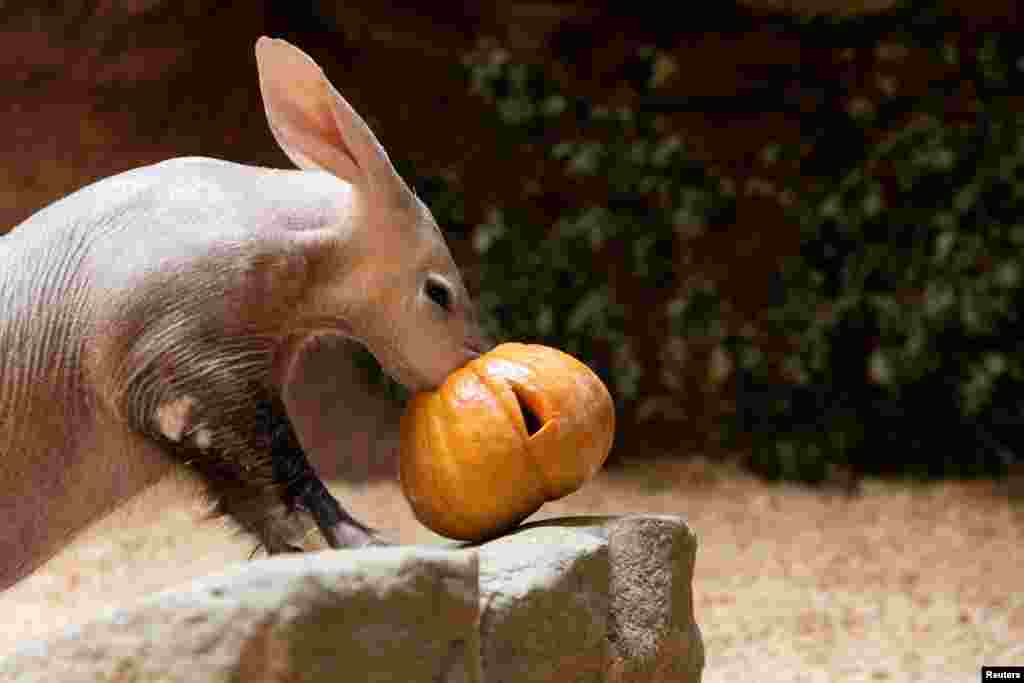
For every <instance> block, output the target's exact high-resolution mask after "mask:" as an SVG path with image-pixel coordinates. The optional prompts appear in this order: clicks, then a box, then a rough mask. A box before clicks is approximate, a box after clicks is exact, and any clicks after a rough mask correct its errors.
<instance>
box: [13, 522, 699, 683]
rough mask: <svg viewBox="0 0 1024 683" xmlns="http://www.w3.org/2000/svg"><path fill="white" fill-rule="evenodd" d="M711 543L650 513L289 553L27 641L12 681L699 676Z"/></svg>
mask: <svg viewBox="0 0 1024 683" xmlns="http://www.w3.org/2000/svg"><path fill="white" fill-rule="evenodd" d="M696 545H697V544H696V539H695V537H694V535H693V534H692V533H691V531H690V530H689V528H688V527H687V526H686V523H685V522H684V521H683V520H682V519H680V518H678V517H671V516H650V515H634V516H625V517H567V518H559V519H550V520H545V521H543V522H537V523H533V524H528V525H525V526H523V527H520V528H519V529H517V530H515V531H514V532H512V533H510V534H508V535H506V536H504V537H502V538H499V539H496V540H494V541H491V542H489V543H485V544H482V545H479V546H466V545H458V544H449V545H446V546H436V547H435V546H399V547H387V548H366V549H361V550H342V551H324V552H319V553H309V554H303V555H293V556H285V557H274V558H269V559H265V560H260V561H255V562H251V563H247V564H244V565H239V566H236V567H234V568H232V569H230V570H227V571H225V572H223V573H221V574H217V575H213V576H208V577H204V578H202V579H199V580H197V581H194V582H192V583H190V584H187V585H185V586H182V587H178V588H175V589H173V590H169V591H165V592H162V593H160V594H157V595H154V596H152V597H150V598H148V599H146V600H144V601H142V602H140V603H138V604H135V605H132V606H130V607H126V608H122V609H117V610H114V611H111V612H109V613H107V614H104V615H100V616H98V617H97V619H96V620H94V621H92V622H89V623H88V624H85V625H82V626H77V627H73V628H69V629H66V630H65V631H63V632H62V633H60V634H58V635H55V636H54V637H52V638H50V639H48V640H42V641H32V642H26V643H23V644H22V645H21V646H19V647H18V648H17V649H16V650H15V652H14V653H13V654H11V655H10V656H8V657H6V658H4V659H0V680H2V681H7V680H11V681H14V680H17V681H19V683H20V682H21V681H25V682H34V681H39V682H43V681H55V680H59V681H62V682H63V681H68V682H71V683H74V682H77V681H90V682H94V681H139V682H141V681H162V682H164V681H165V682H168V683H177V682H178V681H181V682H182V683H184V682H185V681H189V682H192V683H194V682H203V683H213V682H221V681H224V682H228V681H232V682H234V681H242V682H246V683H248V682H249V681H254V682H257V683H264V682H266V683H271V682H278V681H280V682H282V683H283V682H285V681H287V682H289V683H291V682H293V681H294V682H298V681H303V682H306V681H308V682H319V681H336V680H338V676H339V674H343V675H344V674H348V676H356V678H352V679H351V680H367V681H370V680H372V681H395V682H401V683H415V682H418V681H424V682H427V681H430V682H435V681H451V682H453V683H456V682H457V683H462V682H466V683H477V682H480V683H498V682H503V681H516V682H533V681H537V682H538V683H539V682H542V681H543V682H548V681H615V682H619V681H622V682H626V681H629V682H634V681H635V682H637V683H639V682H641V681H642V682H648V681H650V682H655V681H665V682H668V681H672V682H673V683H687V682H690V681H699V680H700V674H701V669H702V668H703V663H704V653H703V645H702V642H701V638H700V631H699V629H698V627H697V625H696V624H695V623H694V621H693V605H692V599H691V581H692V576H693V562H694V557H695V554H696ZM346 678H347V676H346Z"/></svg>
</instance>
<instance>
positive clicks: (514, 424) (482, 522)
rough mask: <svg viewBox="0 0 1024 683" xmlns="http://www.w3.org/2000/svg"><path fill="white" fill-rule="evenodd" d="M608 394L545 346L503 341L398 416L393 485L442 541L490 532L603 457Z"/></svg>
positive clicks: (572, 482)
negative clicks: (395, 483)
mask: <svg viewBox="0 0 1024 683" xmlns="http://www.w3.org/2000/svg"><path fill="white" fill-rule="evenodd" d="M614 431H615V411H614V407H613V405H612V399H611V396H610V395H609V394H608V390H607V389H606V388H605V386H604V384H602V383H601V380H600V379H598V377H597V375H595V374H594V373H593V372H592V371H591V370H590V368H588V367H587V366H586V365H584V364H583V363H581V362H580V361H578V360H576V359H575V358H573V357H572V356H570V355H568V354H566V353H563V352H561V351H559V350H557V349H553V348H550V347H547V346H539V345H527V344H502V345H500V346H498V347H497V348H495V349H493V350H492V351H490V352H488V353H486V354H484V355H482V356H481V357H480V358H477V359H476V360H473V361H471V362H470V363H469V364H468V365H466V366H464V367H462V368H460V369H459V370H456V371H455V372H453V373H452V374H451V375H449V376H448V379H447V380H445V382H444V384H442V385H441V386H440V387H439V388H438V389H436V390H435V391H430V392H423V393H420V394H417V395H416V396H413V397H412V399H411V400H410V402H409V405H408V406H407V407H406V411H405V414H404V415H403V416H402V425H401V456H400V465H399V468H400V476H401V483H402V490H403V491H404V493H405V496H406V498H407V499H408V500H409V503H410V505H411V506H412V509H413V512H414V513H415V515H416V517H417V519H419V520H420V522H422V523H423V524H424V525H426V526H427V527H429V528H430V529H433V530H434V531H436V532H437V533H439V534H443V535H444V536H448V537H450V538H458V539H463V540H470V541H478V540H483V539H486V538H491V537H494V536H496V535H498V534H500V533H502V532H504V531H507V530H508V529H510V528H512V527H514V526H515V525H516V524H518V523H519V522H521V521H522V520H523V519H525V518H526V517H528V516H530V515H531V514H533V513H534V512H535V511H536V510H537V509H538V508H539V507H540V506H541V505H543V504H544V503H545V502H546V501H549V500H555V499H556V498H561V497H562V496H565V495H567V494H569V493H572V492H573V491H575V490H576V489H578V488H579V487H580V486H581V485H582V484H583V482H585V481H586V480H587V479H589V478H591V477H592V476H593V475H594V474H595V473H596V472H597V471H598V470H599V469H600V468H601V465H603V464H604V461H605V458H607V457H608V451H609V450H610V449H611V445H612V435H613V433H614Z"/></svg>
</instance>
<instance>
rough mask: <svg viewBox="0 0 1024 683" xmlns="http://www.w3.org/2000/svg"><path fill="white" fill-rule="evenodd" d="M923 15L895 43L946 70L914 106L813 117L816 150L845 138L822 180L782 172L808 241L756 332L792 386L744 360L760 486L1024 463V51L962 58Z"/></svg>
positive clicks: (1006, 40)
mask: <svg viewBox="0 0 1024 683" xmlns="http://www.w3.org/2000/svg"><path fill="white" fill-rule="evenodd" d="M911 10H913V11H916V12H919V13H920V12H923V10H920V9H916V8H913V7H912V8H911ZM903 11H904V12H906V11H908V10H903ZM927 16H930V17H932V21H924V20H923V19H922V18H921V16H920V14H912V15H910V17H911V18H915V20H914V21H907V22H906V23H905V24H904V25H907V26H910V27H911V29H910V30H907V31H905V32H904V33H903V35H902V36H901V38H902V41H903V45H904V47H905V49H907V50H908V51H910V50H919V51H929V52H930V54H931V55H932V57H933V59H935V60H936V62H938V63H940V64H941V63H945V64H946V65H951V66H955V67H956V68H955V69H951V70H950V71H949V73H950V76H949V77H947V78H945V79H937V80H936V81H935V82H933V83H932V84H931V87H930V89H929V91H928V93H927V94H926V96H924V97H920V98H901V97H899V96H898V95H894V96H892V97H890V98H885V97H881V98H879V100H878V101H877V102H873V103H868V106H866V107H856V106H850V107H847V108H843V109H840V108H837V109H836V110H834V111H832V112H831V113H829V114H828V115H824V114H821V113H819V114H818V115H817V119H818V121H817V124H818V130H819V131H820V132H819V133H818V135H819V136H820V138H819V139H821V138H824V136H827V135H829V133H830V131H833V130H835V131H844V132H845V133H846V138H847V141H848V142H849V144H848V145H845V146H844V145H841V144H837V143H836V141H835V140H831V141H829V142H828V143H826V144H824V145H822V146H823V147H824V148H825V150H826V152H827V155H828V158H824V157H822V156H820V155H819V157H818V158H817V159H814V158H813V157H812V158H811V159H810V164H809V165H810V166H812V171H811V173H812V174H815V173H816V174H817V176H818V177H817V178H816V179H815V180H816V182H810V183H809V182H808V177H807V175H802V176H801V175H799V174H793V175H792V176H790V177H789V178H788V180H789V182H790V186H791V189H792V190H793V191H794V195H795V196H796V197H798V200H797V201H796V202H795V203H794V204H793V205H792V207H791V211H790V214H791V216H792V218H793V219H794V221H795V222H797V223H798V224H799V225H800V228H801V234H802V242H801V247H800V252H799V254H797V255H796V256H794V257H793V258H792V259H790V260H788V261H787V262H786V263H785V264H784V265H783V267H782V269H781V271H780V284H781V289H782V291H783V293H784V295H783V296H782V300H781V302H780V303H779V305H778V306H776V307H774V308H773V309H771V310H770V311H767V312H766V316H765V317H766V321H765V325H764V329H765V331H766V332H767V333H768V334H770V335H776V336H784V337H785V338H787V339H788V340H790V342H791V344H790V351H789V352H788V353H787V354H785V355H784V357H783V358H782V360H781V363H782V366H783V369H784V374H785V376H786V377H787V378H788V380H789V381H787V382H781V383H780V382H779V380H778V377H777V374H776V373H773V372H772V371H771V369H770V367H769V364H768V363H766V362H763V360H762V361H759V362H758V361H755V362H752V363H750V362H748V363H746V364H745V366H744V368H743V371H742V372H741V377H740V380H741V381H740V395H739V400H738V406H739V410H738V412H737V419H738V420H739V422H740V424H741V428H743V429H747V430H749V431H751V432H753V433H754V434H755V436H756V440H755V444H756V448H755V453H754V456H753V464H754V465H755V466H756V467H757V468H758V469H759V470H760V471H762V472H764V473H765V474H768V475H770V476H775V477H784V478H797V479H804V480H811V481H816V480H821V479H824V478H826V477H827V476H828V474H829V468H830V467H832V466H835V465H840V466H846V467H852V468H853V469H855V470H856V471H861V472H887V473H896V472H899V473H903V474H912V475H920V476H926V477H934V476H949V475H955V476H971V475H981V474H999V473H1002V472H1004V471H1005V469H1006V467H1007V466H1008V465H1009V464H1011V463H1012V462H1014V461H1017V460H1022V459H1024V451H1022V444H1024V438H1022V437H1024V433H1022V432H1024V400H1022V399H1024V391H1022V389H1024V346H1022V344H1021V339H1022V334H1024V324H1022V321H1021V317H1020V316H1021V313H1022V308H1021V304H1022V302H1024V295H1022V292H1024V289H1022V284H1024V283H1022V275H1024V271H1022V268H1024V258H1022V254H1024V219H1022V216H1024V203H1022V201H1024V116H1022V115H1021V113H1020V111H1019V108H1020V107H1019V105H1017V106H1014V102H1013V100H1012V99H1011V98H1010V97H1009V95H1011V94H1012V92H1013V84H1016V85H1017V86H1019V85H1020V84H1021V80H1022V79H1021V72H1022V71H1024V58H1022V52H1021V50H1020V47H1019V45H1017V44H1015V43H1016V42H1017V41H1016V39H1015V38H1013V37H1012V36H1010V35H1009V34H1007V35H1000V34H987V35H983V36H978V37H977V39H976V41H975V43H974V46H973V47H972V48H971V52H970V53H968V54H962V53H961V52H960V51H959V50H958V48H957V47H956V46H955V45H953V44H952V43H949V42H946V37H947V36H948V35H949V28H950V27H949V21H948V20H943V18H942V17H941V15H940V16H936V15H935V14H929V15H927ZM913 27H917V29H918V30H917V31H916V32H915V31H914V30H913ZM858 28H860V29H861V30H862V31H864V26H860V27H858ZM878 28H883V27H878ZM865 32H866V31H865ZM861 35H862V36H863V33H862V34H861ZM964 92H966V93H968V94H966V95H960V96H959V97H957V94H958V93H964ZM1017 92H1019V90H1018V91H1017ZM836 101H838V102H843V100H842V99H841V98H837V100H836ZM951 104H953V105H955V104H960V105H966V106H962V111H963V113H959V114H958V113H957V112H956V111H952V112H951V111H950V110H949V109H950V108H951V107H950V105H951ZM817 142H818V140H804V141H803V144H804V145H805V146H806V147H812V148H813V147H814V146H815V144H816V143H817ZM798 154H799V152H798V147H797V146H795V145H794V146H790V147H789V148H784V147H779V146H775V147H773V148H771V152H770V154H769V155H768V156H769V157H771V158H774V159H787V158H788V159H793V158H795V157H796V156H798ZM815 166H816V167H815ZM825 168H827V169H828V175H824V174H823V173H822V170H823V169H825ZM808 188H810V189H808ZM745 343H746V342H745ZM742 345H743V344H740V346H742ZM746 345H748V346H749V343H747V344H746ZM753 357H755V358H758V357H759V356H757V354H753Z"/></svg>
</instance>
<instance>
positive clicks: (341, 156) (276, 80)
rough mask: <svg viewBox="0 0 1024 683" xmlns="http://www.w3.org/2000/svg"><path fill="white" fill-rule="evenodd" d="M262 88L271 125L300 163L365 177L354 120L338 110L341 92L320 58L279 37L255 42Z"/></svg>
mask: <svg viewBox="0 0 1024 683" xmlns="http://www.w3.org/2000/svg"><path fill="white" fill-rule="evenodd" d="M256 55H257V62H258V64H259V73H260V88H261V90H262V92H263V102H264V107H265V109H266V112H267V119H268V121H269V123H270V128H271V131H272V132H273V133H274V138H275V139H276V140H277V143H278V145H279V146H280V147H281V149H282V150H283V151H284V153H285V154H287V155H288V158H289V159H291V160H292V161H293V162H294V163H295V165H297V166H298V167H300V168H305V169H322V170H326V171H330V172H331V173H333V174H334V175H336V176H338V177H339V178H342V179H343V180H347V181H349V182H351V183H357V182H364V178H363V176H364V173H363V172H362V170H360V168H359V164H358V163H357V157H356V155H355V154H354V153H353V149H352V147H351V145H349V144H348V143H347V142H346V140H345V135H346V134H349V135H352V134H358V131H351V130H345V127H346V126H348V127H349V128H350V127H351V125H352V124H351V123H349V122H347V121H345V120H344V117H343V116H341V117H339V116H338V113H339V112H338V111H336V110H338V109H344V108H345V107H344V105H343V104H342V105H339V103H337V101H336V99H339V98H340V95H338V94H337V93H336V92H334V89H333V88H332V87H331V85H330V83H329V82H328V81H327V79H326V77H325V76H324V73H323V71H322V70H321V69H320V67H319V66H317V64H316V62H314V61H313V60H312V59H310V58H309V56H307V55H306V54H305V53H304V52H302V51H301V50H299V49H298V48H296V47H294V46H292V45H289V44H288V43H286V42H284V41H280V40H273V41H264V40H260V41H259V42H258V43H257V45H256Z"/></svg>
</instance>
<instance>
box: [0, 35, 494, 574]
mask: <svg viewBox="0 0 1024 683" xmlns="http://www.w3.org/2000/svg"><path fill="white" fill-rule="evenodd" d="M261 50H262V51H263V52H262V53H261ZM257 53H258V55H259V56H260V59H261V61H260V69H261V74H260V75H261V85H262V86H263V88H264V99H265V101H266V103H267V109H268V116H269V117H270V120H271V126H272V129H273V132H274V134H275V137H276V138H277V140H278V142H279V143H280V144H281V145H282V148H283V149H284V150H285V151H286V153H288V155H289V156H290V157H291V158H292V159H293V160H295V161H296V163H297V164H298V165H299V166H300V167H302V168H304V169H305V170H294V171H284V170H275V169H264V168H256V167H251V166H244V165H239V164H234V163H229V162H226V161H218V160H213V159H200V158H182V159H172V160H169V161H165V162H163V163H159V164H155V165H152V166H147V167H144V168H140V169H136V170H133V171H129V172H126V173H122V174H120V175H117V176H114V177H111V178H107V179H105V180H102V181H99V182H97V183H95V184H93V185H90V186H87V187H85V188H83V189H81V190H79V191H78V192H76V193H74V194H72V195H70V196H68V197H65V198H64V199H62V200H60V201H58V202H56V203H54V204H52V205H50V206H48V207H46V208H45V209H43V210H41V211H40V212H38V213H37V214H35V215H34V216H32V217H31V218H29V219H28V220H27V221H25V222H24V223H22V224H21V225H19V226H17V227H16V228H15V229H14V230H13V231H12V232H11V233H9V234H8V235H6V236H3V237H0V589H2V588H5V587H7V586H9V585H11V584H12V583H14V582H16V581H17V580H19V579H20V578H22V577H24V576H25V575H27V574H28V573H30V572H31V571H32V570H33V569H34V568H36V567H38V566H39V565H40V564H41V563H42V562H44V561H45V560H46V559H48V558H49V557H51V556H52V555H53V554H54V553H56V552H57V551H58V550H59V549H60V548H61V547H62V546H64V545H65V544H66V543H68V542H69V541H70V540H71V539H72V538H73V536H74V535H75V534H76V533H77V532H78V531H80V530H81V529H82V528H83V527H85V526H86V525H88V524H89V523H90V522H92V521H94V520H96V519H97V518H99V517H101V516H102V515H104V514H105V513H107V512H109V511H110V510H111V509H112V508H113V507H114V506H116V505H117V504H118V503H119V502H120V501H122V500H124V499H125V498H127V497H129V496H131V495H133V494H135V493H137V492H139V491H140V490H142V489H143V488H144V487H146V486H148V485H149V484H151V483H153V482H154V481H156V480H157V479H159V478H161V477H162V476H164V475H165V474H167V473H168V472H169V471H170V469H171V468H173V467H177V466H186V467H190V468H192V469H193V470H194V471H195V472H197V473H198V474H199V476H200V478H201V479H202V480H203V481H204V482H205V483H206V488H207V490H208V492H209V494H210V496H211V497H212V498H213V499H215V500H216V501H217V503H218V506H219V509H220V511H221V512H223V513H225V514H227V515H229V516H230V517H231V518H233V519H234V520H235V521H236V522H237V523H238V524H239V525H240V526H241V527H242V528H243V529H245V530H246V531H248V532H250V533H252V534H253V535H254V536H255V538H256V539H257V540H258V541H259V542H260V543H262V544H263V545H264V546H265V547H266V548H267V550H268V551H269V552H283V551H289V550H294V549H295V546H294V542H295V540H296V539H297V538H299V537H301V536H302V535H304V534H305V533H306V531H308V530H309V529H311V528H312V525H314V524H315V525H316V526H317V527H319V529H320V531H321V533H322V534H323V535H324V538H325V540H326V541H327V542H328V543H329V544H330V545H332V546H334V547H340V546H358V545H363V544H365V543H368V542H371V541H372V540H373V537H372V534H371V532H370V531H369V530H368V529H366V528H365V527H364V526H363V525H361V524H360V523H359V522H357V521H356V520H354V519H352V518H351V517H349V516H348V515H347V514H346V513H345V512H344V510H342V509H341V507H340V506H339V505H338V504H337V502H336V501H335V500H334V498H333V497H331V496H330V494H329V493H328V492H327V491H326V489H325V488H324V487H323V485H322V483H321V482H320V480H319V479H318V478H317V476H316V474H315V473H314V472H313V470H312V468H311V467H310V465H309V463H308V462H307V461H306V457H305V454H304V452H303V449H302V447H301V445H300V441H301V440H300V438H299V435H298V434H297V433H296V429H295V428H294V427H293V424H292V419H291V418H290V415H293V416H294V415H296V413H297V412H302V411H305V412H304V413H303V420H304V421H306V422H307V423H308V421H309V415H312V414H330V412H329V411H328V412H325V411H323V410H319V409H318V407H316V406H309V405H306V406H303V405H301V403H299V404H297V403H296V401H297V400H298V399H296V398H294V397H295V396H301V393H302V392H301V391H296V390H295V389H296V387H294V386H292V384H291V382H292V381H293V379H294V378H295V377H298V376H301V373H300V372H298V371H297V368H301V366H302V359H303V357H304V350H306V349H309V348H310V346H311V345H312V344H313V342H314V341H315V340H317V339H319V338H322V337H323V336H324V335H340V336H344V337H347V338H349V339H353V340H356V341H358V342H359V343H362V344H364V345H365V346H366V347H367V348H368V349H369V350H370V351H371V352H372V353H373V354H374V355H375V356H376V357H377V358H378V360H379V361H380V362H381V364H382V366H383V367H384V368H385V369H386V370H387V371H388V372H389V373H390V374H392V376H394V377H395V378H396V379H397V380H399V381H400V382H402V383H403V384H405V385H406V386H408V387H409V388H410V389H412V390H413V391H417V390H424V389H428V388H432V387H435V386H437V385H438V384H439V383H440V382H441V381H443V379H444V378H445V376H447V374H448V373H450V372H451V371H453V370H455V369H456V368H458V367H460V366H461V365H463V364H465V363H466V362H467V361H468V360H470V359H472V358H473V357H476V356H477V355H478V354H479V353H480V352H481V351H483V350H486V349H487V348H489V347H490V345H491V344H490V342H488V341H487V340H486V339H485V338H484V337H483V336H482V335H481V334H480V331H479V329H478V328H477V325H476V322H475V316H474V313H473V306H472V302H471V301H470V300H469V297H468V295H467V294H466V291H465V288H464V287H463V285H462V282H461V280H460V278H459V273H458V270H457V268H456V267H455V264H454V263H453V262H452V259H451V256H450V254H449V252H448V250H447V247H446V246H445V244H444V240H443V238H442V237H441V234H440V231H439V230H438V229H437V226H436V224H435V223H434V221H433V218H432V217H431V215H430V212H429V211H428V210H427V208H426V207H425V206H424V205H423V204H422V203H421V202H420V201H419V200H418V199H416V198H415V196H414V195H413V194H412V193H411V192H410V191H409V190H408V188H407V187H406V186H405V184H404V183H402V181H401V179H400V178H398V176H397V174H394V172H393V169H391V167H390V163H389V162H387V158H386V155H384V154H383V150H382V149H380V148H379V145H377V143H376V139H375V138H373V137H372V133H370V132H369V129H368V128H365V124H363V123H362V120H361V119H359V118H358V116H357V115H355V113H354V112H352V111H351V109H350V108H349V107H348V105H347V103H345V102H344V101H343V100H341V98H340V96H339V95H337V93H336V91H334V90H333V88H332V87H331V86H330V84H329V83H327V81H326V79H323V76H322V72H319V70H318V69H317V68H316V66H315V64H313V62H312V60H309V58H308V57H306V56H305V55H304V54H302V53H301V52H299V51H298V50H297V49H296V48H293V47H292V46H290V45H288V44H287V43H284V42H283V41H268V40H266V39H261V42H260V43H258V45H257ZM317 78H320V79H322V81H323V82H322V84H320V85H316V84H317V83H318V81H317ZM275 79H276V80H277V81H278V84H277V85H275V82H274V81H275ZM304 79H305V85H306V87H305V88H304V89H301V93H300V92H299V90H300V89H296V90H295V92H294V93H293V92H292V91H291V90H289V89H290V88H291V87H292V85H291V84H292V83H296V82H297V83H300V84H302V83H303V80H304ZM310 84H313V85H314V86H316V87H312V86H311V85H310ZM275 88H277V90H276V91H275ZM309 93H313V95H312V96H309ZM307 96H309V97H313V98H314V99H313V100H310V101H308V102H301V101H297V102H292V100H291V98H292V97H294V98H296V100H301V98H303V97H307ZM275 98H276V100H277V101H278V104H277V105H275V104H274V102H275ZM280 102H284V103H285V104H286V105H289V106H292V105H293V108H292V109H289V106H284V105H282V104H280ZM281 112H284V113H281ZM296 112H298V113H296ZM331 112H333V115H332V114H331ZM335 124H336V125H337V128H336V129H334V128H332V126H334V125H335ZM360 136H362V137H360ZM325 150H326V151H325ZM318 155H319V156H318ZM330 155H336V160H335V159H332V158H329V157H330ZM371 157H373V158H372V159H371ZM361 174H363V175H361ZM322 348H323V347H322V346H321V350H322ZM337 348H338V349H339V353H341V352H342V349H343V346H342V345H338V346H337ZM342 363H348V364H349V365H348V366H347V367H350V361H349V360H348V359H347V358H345V359H341V358H339V367H340V366H341V365H340V364H342ZM324 365H325V363H324V358H323V357H322V353H321V357H320V358H319V359H318V367H323V366H324ZM321 379H322V378H321ZM348 379H350V377H348V376H346V375H340V376H339V381H341V380H345V381H347V380H348ZM353 395H354V396H355V395H357V394H355V393H354V394H353ZM300 421H301V420H300ZM306 428H307V429H309V427H308V425H307V427H306ZM318 428H319V431H320V432H321V434H320V436H319V437H318V438H320V439H321V440H323V433H324V426H323V425H318ZM328 429H329V427H328Z"/></svg>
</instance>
